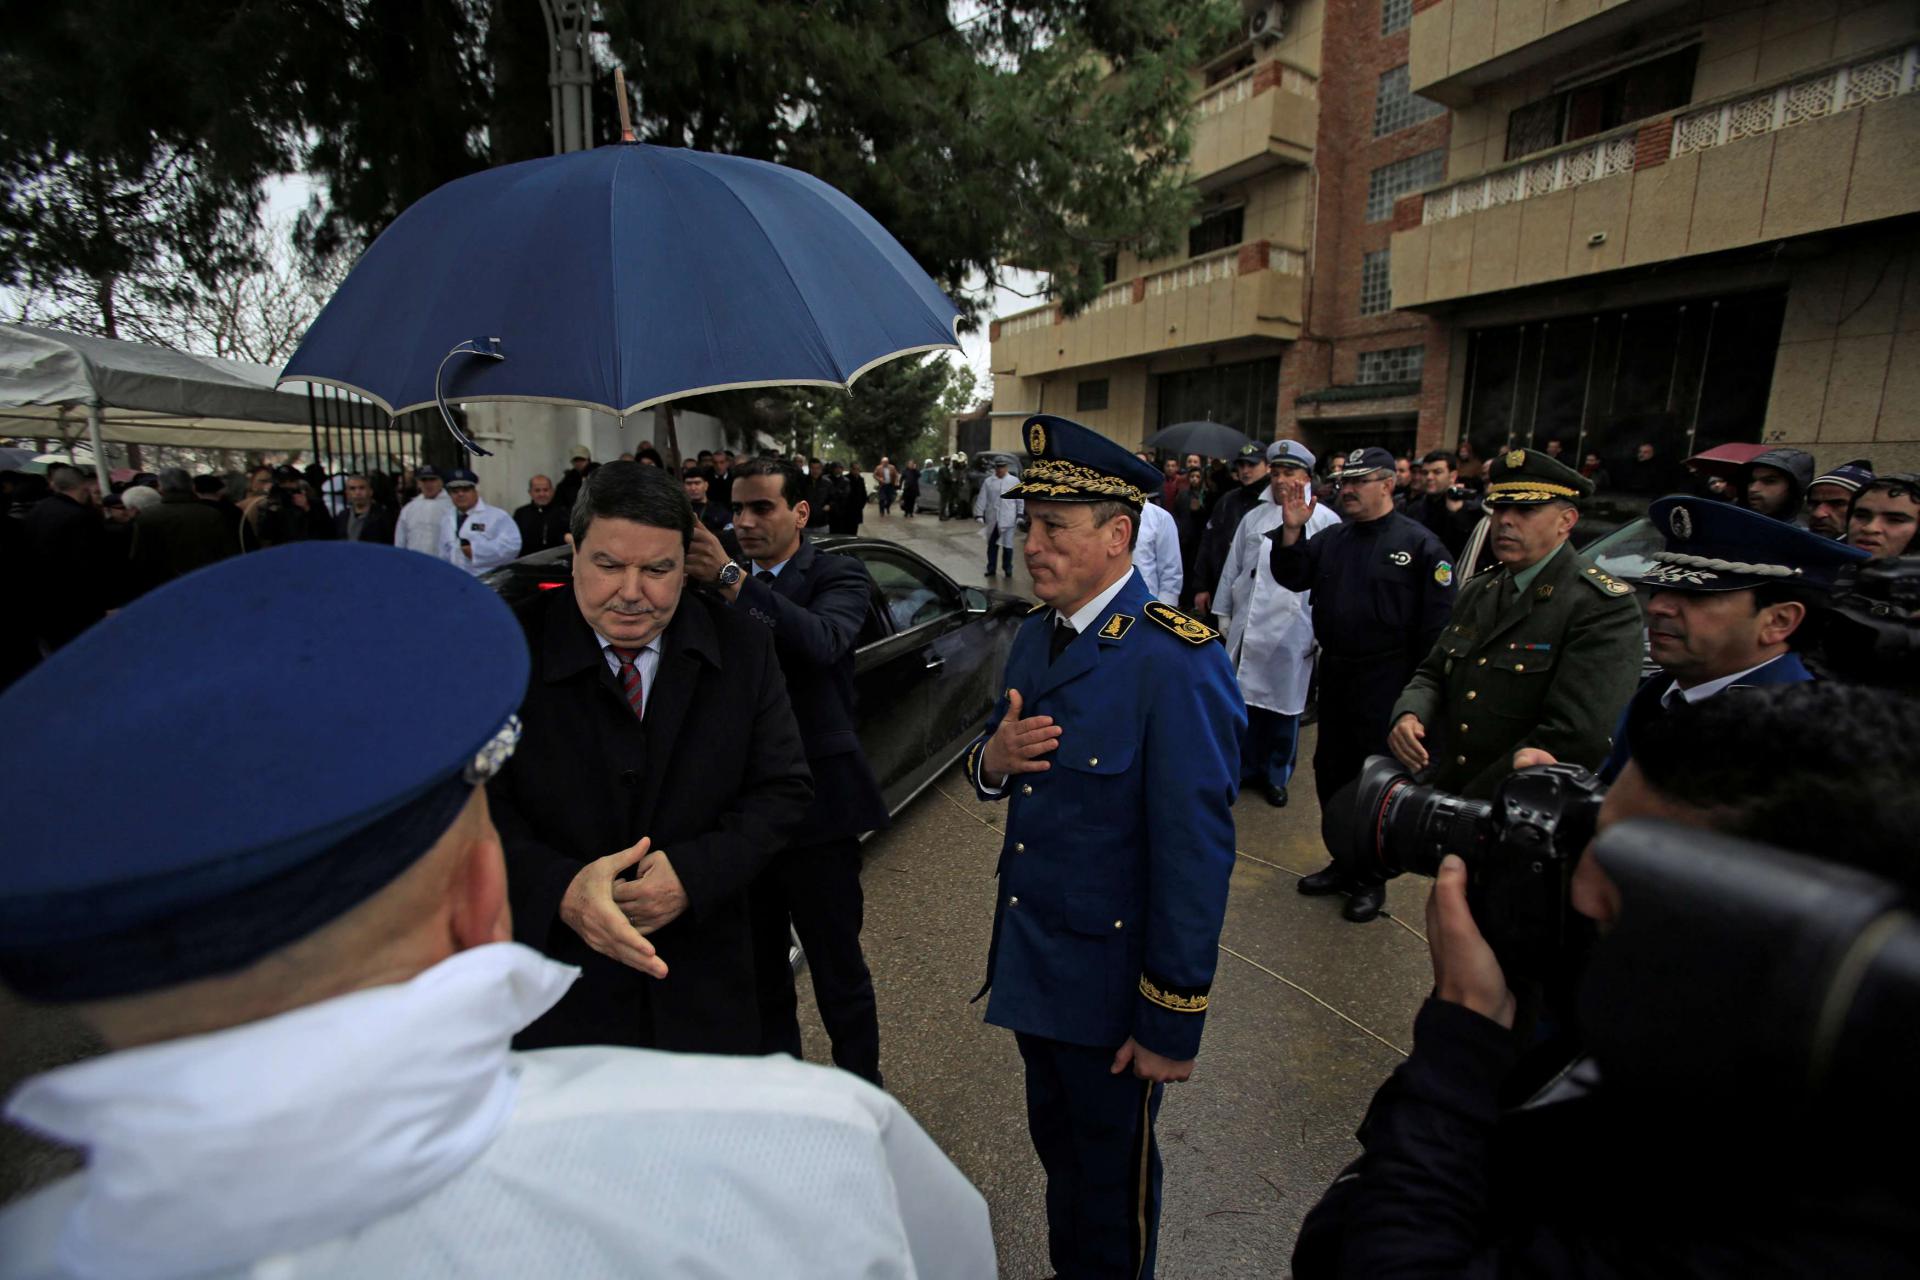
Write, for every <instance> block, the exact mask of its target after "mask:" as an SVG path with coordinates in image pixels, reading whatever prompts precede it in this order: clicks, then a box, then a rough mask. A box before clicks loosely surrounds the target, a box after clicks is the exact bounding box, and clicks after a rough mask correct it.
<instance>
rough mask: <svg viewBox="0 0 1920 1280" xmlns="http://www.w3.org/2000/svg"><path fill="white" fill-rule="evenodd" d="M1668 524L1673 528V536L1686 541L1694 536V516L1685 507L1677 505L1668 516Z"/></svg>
mask: <svg viewBox="0 0 1920 1280" xmlns="http://www.w3.org/2000/svg"><path fill="white" fill-rule="evenodd" d="M1667 526H1668V527H1669V528H1671V529H1672V530H1673V536H1674V537H1676V538H1678V539H1679V540H1680V541H1682V542H1685V541H1686V540H1687V539H1688V538H1691V537H1692V536H1693V516H1692V514H1691V513H1690V512H1688V510H1687V509H1686V508H1685V507H1675V508H1674V509H1673V511H1672V513H1671V514H1669V515H1668V516H1667Z"/></svg>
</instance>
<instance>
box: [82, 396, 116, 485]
mask: <svg viewBox="0 0 1920 1280" xmlns="http://www.w3.org/2000/svg"><path fill="white" fill-rule="evenodd" d="M87 439H88V441H89V442H91V443H92V445H93V473H94V474H95V475H97V476H99V477H100V492H101V493H102V494H108V493H112V492H113V485H112V484H111V483H110V482H109V481H108V479H107V446H106V444H105V442H104V441H102V440H101V439H100V402H99V401H97V400H96V401H94V402H93V403H92V404H90V405H88V406H87Z"/></svg>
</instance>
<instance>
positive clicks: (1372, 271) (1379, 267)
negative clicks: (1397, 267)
mask: <svg viewBox="0 0 1920 1280" xmlns="http://www.w3.org/2000/svg"><path fill="white" fill-rule="evenodd" d="M1392 252H1393V250H1391V249H1375V250H1374V251H1373V252H1372V253H1369V254H1368V255H1366V256H1365V257H1364V258H1362V259H1360V314H1361V315H1363V316H1374V315H1379V314H1380V313H1381V312H1382V311H1391V310H1393V282H1392V280H1391V278H1390V276H1389V265H1388V264H1389V261H1390V257H1389V255H1391V254H1392Z"/></svg>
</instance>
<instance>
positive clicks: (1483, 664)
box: [1474, 658, 1487, 667]
mask: <svg viewBox="0 0 1920 1280" xmlns="http://www.w3.org/2000/svg"><path fill="white" fill-rule="evenodd" d="M1474 665H1475V666H1481V667H1484V666H1486V665H1487V660H1486V659H1485V658H1482V659H1480V661H1479V662H1477V663H1475V664H1474Z"/></svg>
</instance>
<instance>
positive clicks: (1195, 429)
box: [1140, 422, 1253, 458]
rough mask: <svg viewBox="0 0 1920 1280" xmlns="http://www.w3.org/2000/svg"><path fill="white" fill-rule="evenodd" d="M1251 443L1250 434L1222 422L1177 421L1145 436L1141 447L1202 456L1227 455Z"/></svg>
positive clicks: (1223, 456)
mask: <svg viewBox="0 0 1920 1280" xmlns="http://www.w3.org/2000/svg"><path fill="white" fill-rule="evenodd" d="M1252 443H1253V440H1252V438H1251V437H1249V436H1247V435H1245V434H1243V433H1241V432H1239V431H1235V430H1234V429H1233V428H1232V427H1230V426H1228V425H1226V424H1225V423H1224V422H1178V423H1175V424H1174V425H1173V426H1171V427H1162V428H1161V429H1160V430H1158V431H1156V432H1154V433H1153V434H1152V435H1150V436H1148V437H1147V439H1146V443H1144V444H1142V445H1141V446H1140V447H1141V448H1143V449H1165V450H1166V451H1167V452H1168V453H1197V454H1199V455H1200V456H1201V457H1203V458H1231V457H1233V456H1234V455H1235V454H1237V453H1239V452H1240V450H1241V448H1242V447H1244V446H1246V445H1250V444H1252Z"/></svg>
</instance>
